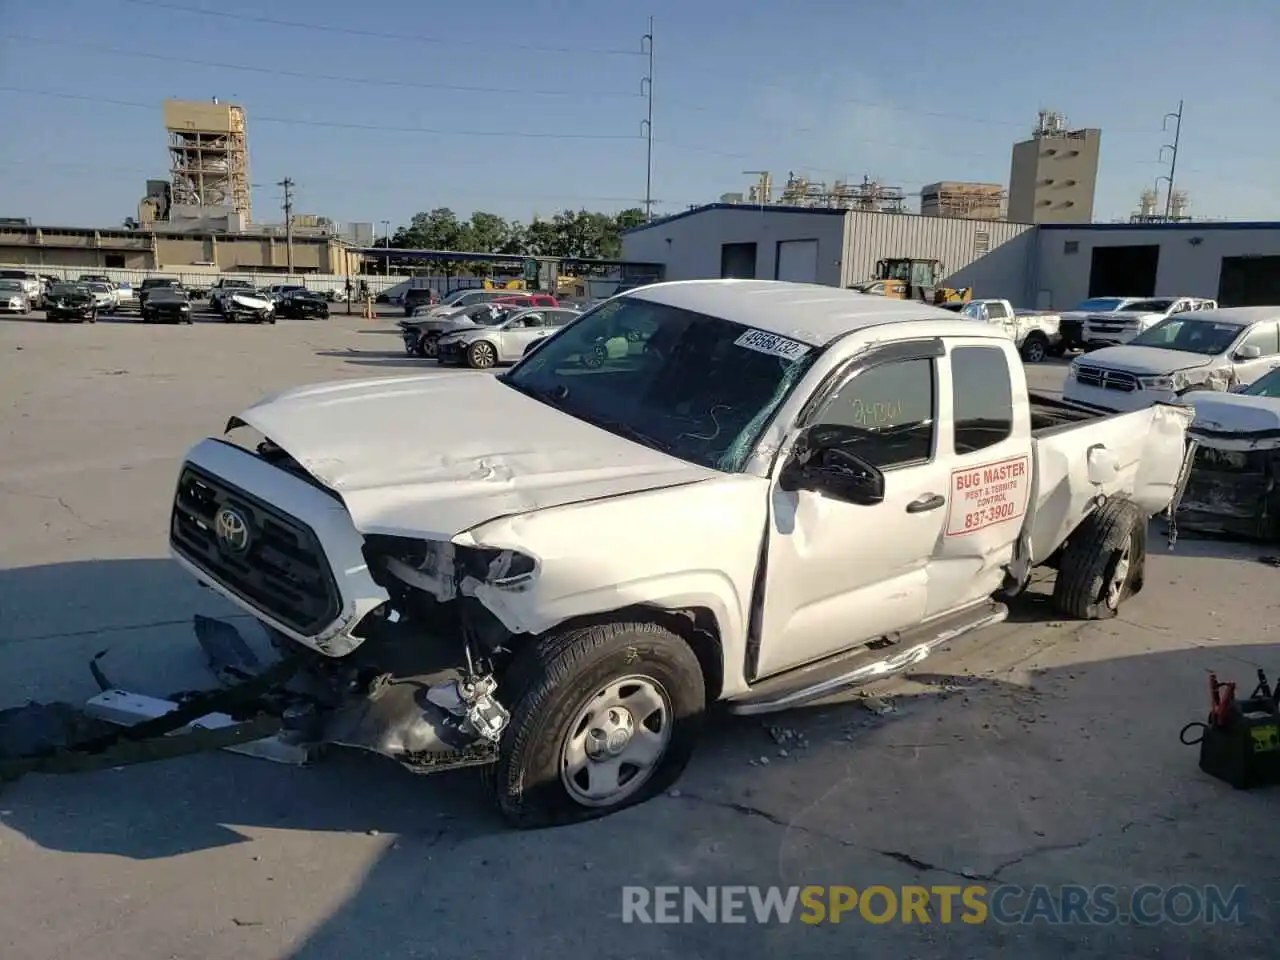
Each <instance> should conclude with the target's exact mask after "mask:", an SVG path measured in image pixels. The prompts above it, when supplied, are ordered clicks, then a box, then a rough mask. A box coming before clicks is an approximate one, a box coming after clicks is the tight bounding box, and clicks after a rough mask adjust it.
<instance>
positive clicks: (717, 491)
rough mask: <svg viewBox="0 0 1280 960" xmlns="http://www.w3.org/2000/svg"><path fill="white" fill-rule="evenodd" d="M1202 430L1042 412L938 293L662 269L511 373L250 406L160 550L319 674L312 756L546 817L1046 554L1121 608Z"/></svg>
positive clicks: (940, 626) (637, 785)
mask: <svg viewBox="0 0 1280 960" xmlns="http://www.w3.org/2000/svg"><path fill="white" fill-rule="evenodd" d="M602 341H603V342H606V343H608V344H610V345H613V344H615V343H616V344H618V345H619V346H620V349H617V350H614V349H609V350H606V351H604V352H603V355H601V354H600V352H598V351H597V349H596V347H597V345H598V344H600V343H601V342H602ZM440 410H448V411H449V413H448V416H440V415H439V414H438V411H440ZM1190 420H1191V412H1190V410H1188V409H1184V408H1181V407H1173V406H1156V407H1152V408H1148V409H1145V410H1142V411H1138V412H1135V413H1130V414H1124V415H1117V416H1110V417H1100V416H1098V415H1097V414H1096V413H1094V412H1091V411H1088V410H1083V409H1081V408H1078V407H1073V406H1071V405H1068V404H1064V403H1062V402H1061V401H1054V400H1050V399H1042V398H1033V397H1031V396H1030V395H1029V393H1028V388H1027V382H1026V379H1025V376H1024V373H1023V367H1022V363H1021V360H1020V358H1019V354H1018V349H1017V347H1016V345H1015V343H1014V342H1013V340H1012V339H1011V338H1010V337H1009V336H1007V335H1006V333H1005V332H1004V331H1003V330H1002V329H999V328H997V327H996V326H995V325H991V324H975V323H973V322H972V321H971V320H967V319H958V318H956V317H955V316H954V315H952V314H950V313H948V312H946V311H944V310H941V309H939V308H936V307H931V306H927V305H922V304H919V303H913V302H910V301H900V300H890V299H885V298H876V297H866V296H861V295H858V294H855V293H851V292H849V291H844V290H838V289H825V288H815V287H813V286H812V285H807V284H791V283H778V282H769V281H754V280H710V281H685V282H676V283H659V284H653V285H649V286H645V287H643V288H640V289H637V290H634V291H632V292H630V293H628V294H626V295H623V296H619V297H615V298H613V299H611V300H609V301H607V302H606V303H604V304H602V305H601V306H599V307H597V308H595V309H594V310H591V311H588V312H587V313H585V314H583V315H581V316H579V317H577V318H576V319H574V320H573V321H572V322H571V323H569V324H568V325H566V326H564V327H563V328H561V329H560V330H559V331H558V332H557V333H555V334H554V335H553V336H550V337H548V338H546V339H545V340H543V341H541V343H540V344H539V346H538V347H537V348H536V349H534V350H532V351H531V352H529V353H528V354H527V355H526V356H525V357H524V358H523V359H522V360H521V361H520V362H519V363H517V364H516V366H515V367H514V368H513V369H512V370H511V371H510V372H508V373H506V374H504V375H502V376H499V377H493V376H458V377H447V376H446V377H442V376H438V375H436V376H432V375H427V376H401V377H393V378H382V379H377V380H369V381H348V382H340V383H332V384H320V385H316V386H312V387H303V388H298V389H294V390H289V391H286V392H284V393H282V394H278V395H276V396H274V397H272V398H269V399H267V400H264V401H262V402H261V403H259V404H257V405H255V406H253V407H251V408H249V409H248V410H245V411H243V412H241V413H240V414H239V415H237V416H235V417H233V418H232V419H231V421H230V422H229V423H228V433H227V435H226V436H225V437H219V438H210V439H208V440H205V441H203V442H202V443H200V444H199V445H197V446H196V447H195V448H194V449H192V450H191V451H190V452H189V453H188V455H187V457H186V460H185V463H184V464H183V466H182V468H181V470H180V474H179V479H178V484H177V489H176V493H175V498H174V503H173V510H172V516H171V533H170V544H171V548H172V552H173V555H174V557H175V558H176V560H177V561H178V563H179V564H180V565H181V566H183V567H184V568H185V569H186V570H188V571H189V572H190V573H192V574H193V575H194V576H195V577H197V578H198V579H199V580H200V581H201V582H203V583H205V584H207V585H209V586H210V587H211V588H212V589H213V590H215V591H216V592H217V593H219V594H221V595H222V596H223V597H225V598H227V599H229V600H230V601H232V602H233V603H236V604H238V605H239V606H240V607H242V608H243V609H245V610H247V611H248V612H250V613H251V614H252V615H253V616H255V617H257V618H258V619H259V620H260V621H261V622H262V623H263V624H265V625H266V626H267V628H268V630H269V631H270V632H272V634H273V635H274V636H275V637H276V638H277V639H278V641H279V643H280V645H281V648H282V649H283V650H286V651H289V652H290V653H291V655H298V656H305V657H310V658H312V659H314V661H315V662H316V663H317V665H318V666H317V668H316V675H317V676H322V677H328V678H330V679H331V681H332V683H333V686H332V693H331V701H324V702H327V703H328V705H327V706H325V707H324V711H325V712H324V713H323V715H322V717H321V718H320V719H321V721H322V722H320V723H319V724H318V726H319V727H320V728H321V729H323V731H324V733H323V739H324V740H325V742H331V743H339V744H343V745H346V746H352V747H357V748H360V749H365V750H371V751H374V752H377V753H381V754H383V755H384V756H388V757H393V758H395V759H396V760H398V761H399V762H401V763H402V764H404V765H406V766H408V767H410V768H411V769H417V770H420V771H423V770H426V769H430V770H438V769H447V768H449V767H450V766H469V765H478V764H483V765H486V766H488V767H489V768H490V776H489V780H488V782H489V783H490V786H491V788H492V790H493V792H494V799H495V802H496V803H497V805H498V807H499V809H500V810H501V811H502V813H503V814H504V815H505V816H506V817H507V818H508V820H510V821H511V822H512V823H513V824H515V825H517V826H541V825H547V824H551V823H564V822H571V821H574V820H583V819H590V818H592V817H597V816H601V815H604V814H606V813H610V812H612V811H615V810H619V809H622V808H624V807H626V806H630V805H632V804H634V803H638V802H641V801H642V800H644V799H646V798H648V797H651V796H654V795H655V794H656V793H658V792H660V791H662V790H664V789H666V788H667V787H668V786H670V784H672V783H673V782H674V781H675V779H676V778H677V777H678V776H679V774H680V772H681V770H682V769H683V767H684V765H685V764H686V763H687V762H688V760H689V757H690V755H691V753H692V750H693V746H694V743H695V742H696V740H697V735H698V732H699V730H700V724H701V718H702V717H703V716H704V714H705V713H706V711H707V708H708V707H709V706H710V705H711V704H712V703H716V702H723V703H724V704H725V705H726V706H727V707H728V708H729V709H730V710H733V711H735V712H738V713H744V714H758V713H768V712H774V711H778V710H784V709H788V708H790V707H794V706H799V705H802V704H805V703H810V702H813V701H815V700H818V699H822V698H824V697H827V696H830V695H831V694H833V693H836V692H839V691H841V690H846V689H849V688H851V687H854V686H856V685H858V684H860V683H865V682H867V681H868V680H871V679H874V678H877V677H883V676H885V675H888V674H891V673H894V672H896V671H899V670H902V669H905V668H907V667H909V666H911V665H912V664H914V663H918V662H919V661H920V660H922V659H924V658H925V657H927V656H928V655H929V654H930V652H931V651H932V650H933V649H935V648H936V647H937V646H938V645H940V644H942V643H949V642H952V641H956V640H957V639H958V638H960V637H961V636H964V635H966V634H968V633H971V632H973V631H975V630H978V629H980V628H982V627H985V626H988V625H990V624H993V623H997V622H999V621H1001V620H1002V619H1004V618H1005V617H1006V616H1007V614H1008V609H1007V607H1006V606H1005V603H1004V600H1005V599H1007V598H1008V597H1009V596H1012V595H1014V594H1016V593H1018V592H1019V591H1020V590H1022V589H1023V588H1025V587H1026V585H1027V584H1028V583H1029V582H1030V578H1031V573H1032V570H1033V569H1034V568H1036V567H1039V566H1046V565H1049V566H1052V567H1054V568H1056V569H1057V571H1058V574H1057V582H1056V586H1055V588H1054V602H1055V604H1056V606H1057V609H1058V610H1059V611H1060V612H1061V613H1063V614H1064V615H1067V616H1073V617H1080V618H1104V617H1109V616H1115V614H1116V611H1117V610H1118V609H1119V606H1120V605H1121V604H1122V603H1123V601H1124V599H1125V598H1126V597H1128V596H1129V595H1130V594H1131V593H1133V592H1135V591H1136V590H1138V589H1140V588H1141V586H1142V561H1143V556H1144V550H1145V543H1146V539H1145V537H1146V521H1147V518H1148V517H1150V516H1152V515H1153V514H1155V513H1156V512H1158V511H1160V510H1162V509H1165V508H1166V507H1168V506H1169V505H1170V503H1171V501H1172V499H1173V497H1174V492H1175V490H1176V489H1177V488H1178V485H1179V481H1180V479H1181V477H1182V475H1183V470H1184V469H1185V463H1184V461H1185V455H1184V454H1185V446H1186V444H1185V431H1186V428H1187V425H1188V423H1189V422H1190ZM405 422H413V423H414V424H415V430H416V433H415V437H416V440H417V442H415V443H410V444H406V443H405V442H404V424H405ZM371 676H377V677H383V678H384V679H383V681H380V682H379V683H378V684H377V685H376V686H377V690H376V691H374V690H373V688H371V687H368V686H367V685H362V684H361V683H360V682H359V681H358V678H360V677H371ZM352 678H356V679H355V680H354V681H353V679H352ZM369 698H376V699H377V706H376V707H372V706H370V700H369Z"/></svg>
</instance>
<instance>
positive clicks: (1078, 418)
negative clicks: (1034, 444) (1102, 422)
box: [1029, 393, 1106, 437]
mask: <svg viewBox="0 0 1280 960" xmlns="http://www.w3.org/2000/svg"><path fill="white" fill-rule="evenodd" d="M1029 402H1030V404H1031V435H1032V436H1033V437H1038V436H1044V435H1046V434H1048V433H1051V432H1052V431H1054V430H1060V429H1062V428H1064V427H1069V426H1072V425H1074V424H1077V423H1085V422H1087V421H1089V420H1098V419H1100V418H1102V417H1104V416H1106V414H1105V413H1103V412H1102V411H1100V410H1091V409H1089V408H1087V407H1078V406H1076V405H1075V404H1074V403H1069V402H1067V401H1066V400H1062V399H1060V398H1058V397H1051V396H1049V395H1048V394H1043V393H1031V394H1030V395H1029Z"/></svg>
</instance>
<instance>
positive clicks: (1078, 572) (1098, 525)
mask: <svg viewBox="0 0 1280 960" xmlns="http://www.w3.org/2000/svg"><path fill="white" fill-rule="evenodd" d="M1146 560H1147V521H1146V517H1145V516H1143V514H1142V511H1141V510H1140V509H1139V508H1138V505H1137V504H1136V503H1134V502H1133V501H1132V500H1124V499H1114V500H1108V501H1106V503H1104V504H1103V505H1102V506H1100V507H1098V509H1096V510H1095V511H1093V513H1091V514H1089V516H1087V517H1085V518H1084V520H1082V521H1081V522H1080V525H1079V526H1078V527H1076V529H1075V530H1074V531H1072V533H1071V536H1070V538H1068V540H1067V545H1066V546H1065V547H1064V548H1063V550H1062V556H1061V559H1060V560H1059V561H1058V577H1057V580H1056V582H1055V583H1054V585H1053V603H1054V606H1056V607H1057V608H1058V609H1059V610H1060V611H1062V612H1063V613H1064V614H1066V615H1067V616H1069V617H1075V618H1077V619H1080V620H1107V619H1110V618H1111V617H1114V616H1115V615H1116V613H1117V612H1118V611H1119V609H1120V604H1121V603H1123V602H1124V601H1125V600H1127V599H1128V598H1129V597H1131V596H1133V595H1134V594H1135V593H1137V592H1138V591H1139V590H1141V589H1142V584H1143V580H1144V575H1145V571H1146Z"/></svg>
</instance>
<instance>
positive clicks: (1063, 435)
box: [1027, 404, 1193, 563]
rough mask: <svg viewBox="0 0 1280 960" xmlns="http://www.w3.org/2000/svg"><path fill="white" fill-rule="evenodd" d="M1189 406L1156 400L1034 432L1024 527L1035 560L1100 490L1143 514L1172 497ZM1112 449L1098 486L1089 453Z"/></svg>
mask: <svg viewBox="0 0 1280 960" xmlns="http://www.w3.org/2000/svg"><path fill="white" fill-rule="evenodd" d="M1192 416H1193V414H1192V412H1191V410H1190V409H1189V408H1183V407H1174V406H1169V405H1165V404H1157V405H1156V406H1153V407H1147V408H1146V409H1143V410H1136V411H1134V412H1133V413H1122V414H1115V415H1113V416H1109V417H1103V418H1101V419H1098V420H1092V421H1088V422H1085V423H1080V424H1077V425H1074V426H1068V427H1062V428H1059V429H1056V430H1053V431H1049V432H1046V433H1045V434H1041V435H1037V436H1034V437H1032V440H1031V446H1032V455H1033V457H1034V460H1035V471H1034V483H1033V485H1032V494H1031V497H1032V499H1031V509H1030V510H1029V511H1028V518H1027V532H1028V536H1029V538H1030V542H1031V559H1032V562H1033V563H1039V562H1042V561H1043V560H1044V559H1045V558H1046V557H1048V556H1049V555H1050V554H1051V553H1053V551H1054V550H1056V549H1057V548H1058V547H1059V546H1061V545H1062V542H1063V541H1064V540H1066V538H1067V536H1068V535H1069V534H1070V533H1071V531H1072V530H1074V529H1075V528H1076V526H1077V525H1078V524H1079V523H1080V521H1081V520H1082V519H1083V518H1084V517H1085V516H1086V515H1087V514H1088V513H1089V512H1090V511H1091V510H1092V509H1093V507H1092V502H1093V499H1094V498H1095V497H1096V496H1098V495H1099V494H1106V495H1108V496H1115V495H1118V494H1122V495H1124V496H1127V497H1129V498H1130V499H1132V500H1134V501H1135V502H1136V503H1137V504H1138V505H1139V506H1141V507H1142V509H1143V511H1144V512H1145V513H1147V514H1148V515H1155V514H1156V513H1159V512H1160V511H1161V510H1163V509H1165V508H1166V507H1167V506H1168V505H1169V503H1170V502H1171V501H1172V500H1173V495H1174V492H1175V490H1176V488H1177V484H1178V478H1179V475H1180V473H1181V470H1182V462H1183V457H1184V455H1185V451H1186V430H1187V426H1188V425H1189V424H1190V422H1191V418H1192ZM1099 447H1100V448H1102V449H1103V450H1105V451H1106V452H1108V453H1110V454H1111V455H1112V456H1113V457H1114V458H1115V461H1116V463H1117V466H1118V469H1117V470H1116V471H1115V473H1114V474H1113V475H1111V476H1110V477H1108V478H1107V479H1105V480H1103V481H1102V482H1101V483H1098V484H1095V483H1093V482H1091V481H1090V478H1089V456H1090V451H1092V450H1094V449H1095V448H1099Z"/></svg>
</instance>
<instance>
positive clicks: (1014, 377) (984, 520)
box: [925, 337, 1032, 617]
mask: <svg viewBox="0 0 1280 960" xmlns="http://www.w3.org/2000/svg"><path fill="white" fill-rule="evenodd" d="M939 375H940V376H939V392H940V394H941V395H942V402H941V404H940V415H939V417H938V423H939V425H940V427H939V438H938V449H939V457H938V459H939V460H940V461H941V462H944V463H946V464H947V466H948V476H947V479H946V481H945V484H946V489H944V490H942V491H941V492H942V493H943V494H944V495H945V497H946V499H947V506H946V508H945V509H944V510H943V511H942V512H943V513H944V515H945V516H944V521H945V522H944V525H943V530H942V536H941V537H940V539H939V543H938V548H937V550H936V553H935V556H934V557H933V558H931V559H932V563H931V564H930V567H929V599H928V603H927V605H926V609H925V616H926V617H933V616H938V615H941V614H945V613H948V612H950V611H952V610H957V609H960V608H962V607H965V606H968V605H969V604H971V603H977V602H979V601H981V600H983V599H985V598H986V597H989V596H990V595H991V594H992V593H993V592H995V591H996V590H997V589H998V588H999V587H1000V585H1001V583H1002V582H1003V580H1004V566H1005V564H1007V563H1008V562H1009V560H1010V559H1011V557H1012V554H1013V547H1014V544H1015V543H1016V542H1017V539H1018V536H1019V534H1020V533H1021V530H1022V523H1023V519H1024V518H1025V516H1026V513H1027V504H1028V502H1029V501H1030V497H1031V481H1032V476H1031V467H1032V465H1031V410H1030V407H1029V405H1028V403H1027V385H1026V379H1025V377H1024V376H1023V374H1022V362H1021V360H1019V358H1018V354H1017V349H1016V347H1014V346H1013V345H1012V344H1009V343H1001V342H997V341H993V340H989V339H982V338H979V337H973V338H967V337H966V338H949V339H948V340H947V357H946V362H945V363H941V364H939Z"/></svg>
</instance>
